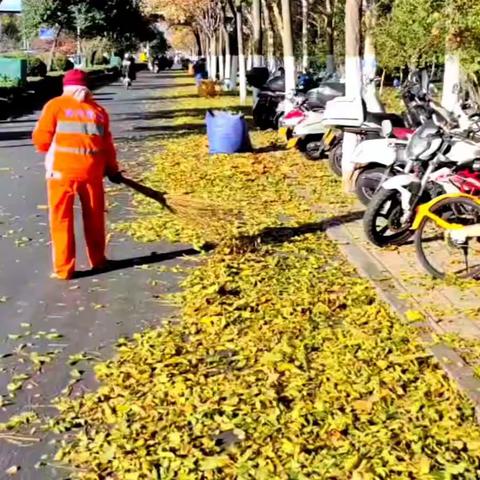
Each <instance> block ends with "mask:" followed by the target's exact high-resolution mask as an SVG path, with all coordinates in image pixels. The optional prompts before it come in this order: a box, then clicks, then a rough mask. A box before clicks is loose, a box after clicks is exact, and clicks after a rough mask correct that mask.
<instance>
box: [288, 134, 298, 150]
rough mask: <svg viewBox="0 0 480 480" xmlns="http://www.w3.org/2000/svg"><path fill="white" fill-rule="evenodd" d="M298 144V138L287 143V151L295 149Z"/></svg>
mask: <svg viewBox="0 0 480 480" xmlns="http://www.w3.org/2000/svg"><path fill="white" fill-rule="evenodd" d="M297 143H298V137H293V138H291V139H290V140H289V141H288V143H287V149H291V148H295V147H296V146H297Z"/></svg>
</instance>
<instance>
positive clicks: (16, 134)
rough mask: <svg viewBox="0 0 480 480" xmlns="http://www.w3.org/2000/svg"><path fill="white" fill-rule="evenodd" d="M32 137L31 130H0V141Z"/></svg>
mask: <svg viewBox="0 0 480 480" xmlns="http://www.w3.org/2000/svg"><path fill="white" fill-rule="evenodd" d="M31 137H32V130H26V131H12V132H0V142H11V141H15V140H26V139H27V138H28V139H30V138H31Z"/></svg>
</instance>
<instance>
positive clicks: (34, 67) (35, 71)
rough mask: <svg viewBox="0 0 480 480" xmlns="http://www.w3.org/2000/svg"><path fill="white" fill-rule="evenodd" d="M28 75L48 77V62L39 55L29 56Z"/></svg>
mask: <svg viewBox="0 0 480 480" xmlns="http://www.w3.org/2000/svg"><path fill="white" fill-rule="evenodd" d="M27 76H29V77H46V76H47V64H46V63H45V62H44V61H43V60H42V59H41V58H38V57H33V58H28V61H27Z"/></svg>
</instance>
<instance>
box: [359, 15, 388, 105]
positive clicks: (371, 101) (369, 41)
mask: <svg viewBox="0 0 480 480" xmlns="http://www.w3.org/2000/svg"><path fill="white" fill-rule="evenodd" d="M373 8H374V7H373V6H372V7H370V8H367V9H366V10H365V17H364V18H365V42H364V53H363V82H364V95H365V97H364V99H365V103H366V105H367V111H369V112H374V113H383V112H385V108H384V107H383V105H382V102H381V101H380V98H379V97H378V93H377V87H376V85H375V78H376V76H377V57H376V53H375V42H374V39H373V29H374V27H375V13H374V11H373Z"/></svg>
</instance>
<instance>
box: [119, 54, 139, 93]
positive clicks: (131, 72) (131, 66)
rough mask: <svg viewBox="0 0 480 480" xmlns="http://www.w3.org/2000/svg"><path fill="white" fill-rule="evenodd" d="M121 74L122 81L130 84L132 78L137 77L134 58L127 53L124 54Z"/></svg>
mask: <svg viewBox="0 0 480 480" xmlns="http://www.w3.org/2000/svg"><path fill="white" fill-rule="evenodd" d="M122 75H123V79H124V82H125V83H126V84H127V85H128V86H130V85H131V84H132V82H133V81H134V80H136V79H137V72H136V68H135V59H134V58H133V56H132V55H130V54H129V53H126V54H125V57H124V59H123V63H122Z"/></svg>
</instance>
